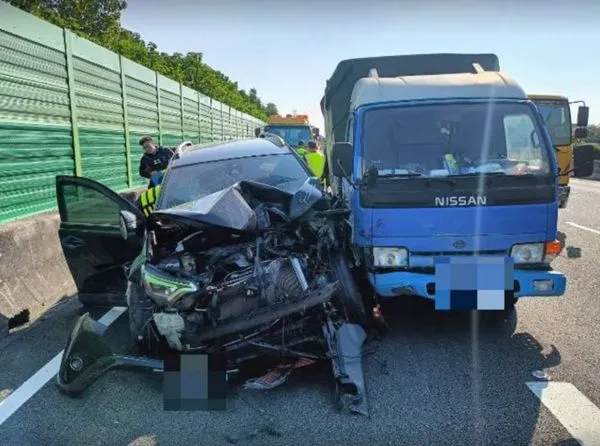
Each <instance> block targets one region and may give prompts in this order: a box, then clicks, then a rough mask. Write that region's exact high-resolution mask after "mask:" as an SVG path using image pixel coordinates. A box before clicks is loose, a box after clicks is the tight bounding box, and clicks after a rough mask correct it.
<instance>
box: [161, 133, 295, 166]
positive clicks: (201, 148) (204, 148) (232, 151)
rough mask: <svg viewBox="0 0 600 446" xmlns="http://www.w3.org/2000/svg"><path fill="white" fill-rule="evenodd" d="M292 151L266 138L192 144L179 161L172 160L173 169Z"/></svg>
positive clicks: (283, 153)
mask: <svg viewBox="0 0 600 446" xmlns="http://www.w3.org/2000/svg"><path fill="white" fill-rule="evenodd" d="M292 150H293V149H292V148H291V147H289V146H287V145H283V146H281V145H278V144H275V143H274V142H273V141H272V140H270V139H268V138H250V139H241V140H236V141H225V142H223V141H219V142H216V143H214V142H213V143H208V144H194V145H193V146H191V147H189V148H186V149H185V150H184V152H183V153H182V154H181V156H180V158H179V159H177V160H174V162H173V167H181V166H186V165H190V164H198V163H207V162H211V161H220V160H226V159H232V158H244V157H250V156H265V155H287V154H291V153H292Z"/></svg>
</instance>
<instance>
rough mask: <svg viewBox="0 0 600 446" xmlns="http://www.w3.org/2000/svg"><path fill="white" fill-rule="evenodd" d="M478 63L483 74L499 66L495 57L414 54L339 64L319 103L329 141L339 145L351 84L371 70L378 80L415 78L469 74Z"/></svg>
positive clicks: (346, 113) (360, 59)
mask: <svg viewBox="0 0 600 446" xmlns="http://www.w3.org/2000/svg"><path fill="white" fill-rule="evenodd" d="M474 63H478V64H479V65H481V67H482V68H483V69H484V70H485V71H500V62H499V60H498V56H496V55H495V54H491V53H490V54H454V53H441V54H414V55H401V56H382V57H364V58H359V59H347V60H343V61H341V62H340V63H339V64H338V65H337V67H336V69H335V71H334V72H333V75H332V76H331V78H330V79H329V80H328V81H327V86H326V87H325V95H324V96H323V98H322V99H321V111H322V113H323V116H324V117H325V121H326V122H327V120H328V119H327V116H326V115H329V120H330V122H331V128H328V129H326V130H325V131H326V133H329V132H331V131H332V132H333V141H343V140H344V139H345V132H346V120H347V116H348V111H349V108H350V97H351V95H352V90H353V89H354V84H356V82H357V81H358V80H359V79H361V78H363V77H367V76H368V75H369V70H371V69H372V68H375V69H376V70H377V73H378V74H379V76H380V77H398V76H418V75H435V74H454V73H473V72H475V71H474V68H473V64H474Z"/></svg>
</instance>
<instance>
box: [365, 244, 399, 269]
mask: <svg viewBox="0 0 600 446" xmlns="http://www.w3.org/2000/svg"><path fill="white" fill-rule="evenodd" d="M373 266H375V267H376V268H399V267H403V266H408V250H407V249H406V248H373Z"/></svg>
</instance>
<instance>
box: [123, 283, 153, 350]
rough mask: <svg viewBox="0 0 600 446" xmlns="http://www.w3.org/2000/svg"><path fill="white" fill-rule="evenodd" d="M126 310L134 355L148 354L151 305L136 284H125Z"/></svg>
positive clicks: (142, 290)
mask: <svg viewBox="0 0 600 446" xmlns="http://www.w3.org/2000/svg"><path fill="white" fill-rule="evenodd" d="M126 295H127V309H128V313H129V334H130V336H131V342H132V344H133V350H134V352H135V353H139V354H144V353H147V352H149V350H150V348H149V347H148V341H149V340H148V336H147V333H148V324H149V323H150V322H149V321H150V318H151V317H152V309H153V304H152V301H151V300H150V299H149V298H148V296H146V293H145V292H144V289H143V288H142V287H141V286H139V285H138V284H137V283H134V282H131V281H130V282H128V283H127V294H126Z"/></svg>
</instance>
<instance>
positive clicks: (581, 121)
mask: <svg viewBox="0 0 600 446" xmlns="http://www.w3.org/2000/svg"><path fill="white" fill-rule="evenodd" d="M589 118H590V108H589V107H586V106H584V105H582V106H581V107H579V108H578V109H577V127H587V126H588V120H589Z"/></svg>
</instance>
